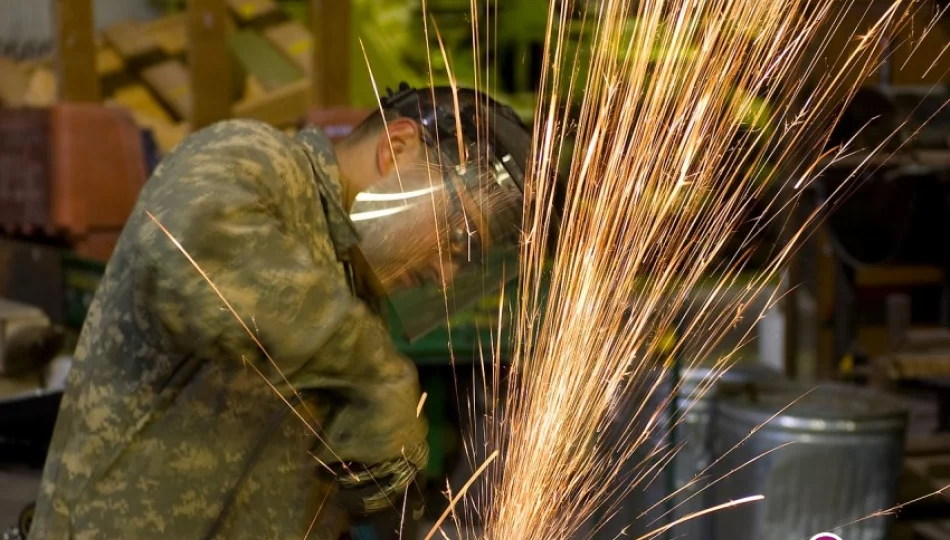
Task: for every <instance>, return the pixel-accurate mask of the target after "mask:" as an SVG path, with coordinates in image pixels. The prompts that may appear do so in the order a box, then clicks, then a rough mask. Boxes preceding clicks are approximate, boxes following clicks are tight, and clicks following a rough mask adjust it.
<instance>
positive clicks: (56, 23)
mask: <svg viewBox="0 0 950 540" xmlns="http://www.w3.org/2000/svg"><path fill="white" fill-rule="evenodd" d="M53 28H54V32H55V35H54V39H53V41H54V55H55V66H56V67H55V69H56V78H57V79H58V81H59V99H60V100H62V101H72V102H93V103H95V102H99V101H100V100H101V99H102V94H101V91H100V89H99V76H98V74H97V72H96V40H95V35H94V33H95V30H94V24H93V18H92V0H53Z"/></svg>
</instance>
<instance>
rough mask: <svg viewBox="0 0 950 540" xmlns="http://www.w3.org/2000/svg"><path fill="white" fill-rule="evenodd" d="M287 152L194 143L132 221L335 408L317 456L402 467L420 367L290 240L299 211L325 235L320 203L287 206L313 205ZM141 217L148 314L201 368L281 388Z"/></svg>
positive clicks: (209, 135) (204, 138)
mask: <svg viewBox="0 0 950 540" xmlns="http://www.w3.org/2000/svg"><path fill="white" fill-rule="evenodd" d="M293 144H294V143H293V141H292V139H290V138H288V137H284V136H283V135H282V134H280V133H279V132H276V131H275V130H272V129H270V128H267V127H265V126H263V125H259V124H256V123H250V122H229V123H226V124H219V125H217V126H215V127H213V128H212V130H206V131H204V132H200V133H198V134H196V135H195V136H193V137H191V138H190V139H189V140H188V141H187V142H186V143H185V144H183V145H182V147H181V148H179V149H178V150H176V151H175V152H174V153H173V154H172V155H171V156H169V158H168V159H167V160H166V162H164V163H163V164H162V166H161V168H160V169H159V170H158V171H157V173H156V177H155V178H153V180H152V181H150V183H149V186H148V187H147V188H146V192H145V193H143V197H142V200H141V203H140V205H139V207H138V208H137V210H136V211H137V212H139V213H144V212H145V211H148V212H150V213H152V214H153V215H154V216H155V218H156V219H157V220H158V221H159V222H160V223H161V224H162V225H163V226H164V227H165V228H167V229H168V231H169V232H170V233H171V234H172V235H173V236H174V237H175V238H176V240H177V241H178V242H180V244H181V246H182V248H183V249H184V250H185V251H186V252H187V253H188V254H189V255H190V256H191V257H192V258H193V259H194V261H195V263H197V265H198V266H199V267H201V269H202V270H203V271H205V272H206V273H207V275H208V277H209V278H210V280H211V281H212V282H213V283H214V284H215V286H216V287H217V289H218V290H219V291H220V293H221V296H223V298H224V299H225V300H227V302H228V303H229V304H230V305H231V306H232V307H233V309H234V311H236V312H237V314H238V315H239V316H240V317H241V318H242V319H243V320H244V322H245V323H246V325H247V327H248V328H249V329H250V330H251V331H252V332H253V334H254V337H256V338H257V339H258V340H259V341H260V343H261V344H262V345H263V346H264V348H265V349H266V350H267V352H268V353H269V355H270V357H271V358H272V359H273V360H274V361H275V362H276V364H277V366H279V369H280V371H281V372H282V373H283V376H284V377H286V378H287V379H288V380H289V381H290V382H291V384H292V385H293V386H294V387H295V388H296V389H297V390H307V389H321V390H327V391H332V392H333V393H334V395H335V396H337V397H338V398H339V407H337V408H336V409H335V412H334V415H333V417H332V418H331V419H330V421H329V423H328V425H324V426H323V427H324V430H325V439H326V440H327V441H328V443H329V444H330V446H331V448H332V450H333V453H323V452H321V453H323V454H324V455H323V456H321V457H324V458H328V459H329V458H330V456H332V455H336V456H339V457H341V458H342V459H344V460H347V461H355V462H360V463H366V464H373V463H377V462H380V461H383V460H387V459H393V458H397V457H399V456H400V455H402V451H403V449H404V448H405V449H408V448H411V447H413V446H415V445H418V444H420V443H422V442H423V441H424V439H425V435H426V424H425V421H424V420H422V419H420V418H417V417H416V406H417V403H418V400H419V394H420V392H419V385H418V379H417V374H416V369H415V366H414V365H413V364H412V363H411V362H410V361H409V360H408V359H406V358H405V357H403V356H401V355H400V354H399V353H398V352H397V351H396V350H395V348H394V346H393V344H392V342H391V340H390V338H389V334H388V332H387V331H386V329H385V328H384V327H383V325H382V323H381V321H379V320H378V319H377V318H376V317H375V316H374V315H373V314H372V313H371V312H370V311H369V310H368V309H367V308H366V306H364V305H363V304H362V303H361V302H360V301H359V300H357V299H355V298H354V297H353V296H352V294H351V292H350V291H349V289H348V286H347V284H346V282H345V280H344V279H342V278H341V277H340V275H339V273H338V272H339V270H338V263H337V262H336V260H335V256H333V255H331V254H332V250H329V251H328V250H322V251H324V252H327V255H326V256H325V257H326V260H316V259H318V258H320V256H319V255H318V256H317V257H315V256H314V253H315V252H317V253H319V252H321V250H320V249H317V250H315V249H313V247H312V244H310V240H311V239H309V238H301V237H300V235H295V234H292V231H293V230H294V229H295V228H297V227H300V223H288V222H287V221H288V219H287V218H286V217H284V218H283V219H279V218H278V217H277V216H278V215H280V214H283V215H286V213H288V212H289V213H295V212H299V214H298V215H296V216H295V218H296V219H297V220H303V221H304V222H305V226H307V227H312V228H313V229H314V230H313V234H314V235H318V236H320V235H322V236H326V235H327V231H326V230H321V229H320V228H319V225H318V224H319V223H323V221H322V216H314V215H307V213H306V212H307V209H315V212H320V211H321V206H320V205H319V204H318V203H313V204H300V203H299V202H295V201H293V200H291V198H297V197H317V195H315V193H314V191H315V187H314V186H313V180H312V179H311V178H310V177H309V176H308V175H307V174H306V171H307V170H308V169H306V168H304V164H305V163H306V161H305V159H306V158H305V156H304V155H303V154H301V153H300V151H299V150H297V149H295V147H294V146H293ZM301 160H304V161H301ZM136 219H137V223H138V224H139V230H138V235H137V244H138V248H139V250H140V253H141V255H143V256H144V259H145V261H146V267H147V271H146V275H148V282H149V285H148V286H150V287H151V288H153V294H152V295H150V296H151V297H152V298H154V302H153V306H152V308H151V309H152V311H153V313H154V315H155V317H156V319H157V322H158V324H160V325H161V326H162V327H163V329H164V333H165V334H166V335H168V336H170V338H171V339H172V341H173V342H174V343H175V346H176V347H178V348H180V349H182V350H183V351H184V352H187V353H191V354H195V355H196V356H199V357H201V358H205V359H207V360H210V361H222V362H242V361H247V362H255V364H256V366H257V367H258V368H259V369H260V370H261V371H262V372H263V373H265V374H266V376H267V377H268V378H269V379H270V382H272V383H274V384H275V385H277V387H278V388H282V387H283V388H284V389H285V390H286V385H284V384H283V377H282V376H281V375H280V374H279V373H277V370H276V369H273V367H272V366H270V362H269V361H268V360H267V359H266V358H265V357H264V355H263V353H262V352H261V351H260V349H259V348H258V347H257V346H256V344H255V342H254V339H253V337H252V335H251V334H249V333H248V332H247V330H245V328H243V327H242V325H241V324H240V323H239V321H238V320H237V319H236V318H235V316H234V314H232V313H231V311H230V310H229V309H228V308H227V307H226V306H225V303H224V301H222V299H221V297H219V296H218V294H217V293H216V292H215V291H214V290H213V288H212V287H211V286H210V285H209V284H208V283H207V282H206V281H205V279H204V278H203V277H202V276H201V275H200V273H199V272H198V270H197V269H196V268H195V267H194V266H193V265H192V263H191V262H189V261H188V259H187V258H186V257H185V256H184V255H183V254H182V253H181V251H180V250H179V249H178V248H177V247H176V246H175V245H174V243H173V242H172V241H171V239H169V238H168V236H167V235H166V234H164V233H163V232H162V230H161V229H160V228H159V226H158V225H156V224H155V223H154V222H153V221H152V220H151V219H148V218H147V217H145V218H143V217H142V216H141V215H139V216H136ZM324 240H325V239H323V238H322V237H318V238H317V239H316V240H315V241H316V242H320V241H324ZM262 384H264V382H263V381H262ZM275 399H276V396H275Z"/></svg>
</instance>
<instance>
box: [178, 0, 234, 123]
mask: <svg viewBox="0 0 950 540" xmlns="http://www.w3.org/2000/svg"><path fill="white" fill-rule="evenodd" d="M187 10H188V22H187V25H188V65H189V71H190V79H191V100H192V101H191V118H190V121H191V125H192V128H193V129H200V128H202V127H204V126H207V125H209V124H213V123H215V122H217V121H219V120H224V119H226V118H228V117H230V116H231V96H232V92H231V91H232V80H231V71H230V70H231V55H230V53H229V50H228V24H227V23H228V6H227V2H226V1H225V0H188V3H187Z"/></svg>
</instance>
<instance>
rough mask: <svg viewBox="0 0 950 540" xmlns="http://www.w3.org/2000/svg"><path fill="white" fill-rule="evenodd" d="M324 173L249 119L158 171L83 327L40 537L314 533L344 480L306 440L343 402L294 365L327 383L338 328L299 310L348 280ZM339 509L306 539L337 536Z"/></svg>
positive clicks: (333, 295)
mask: <svg viewBox="0 0 950 540" xmlns="http://www.w3.org/2000/svg"><path fill="white" fill-rule="evenodd" d="M316 158H317V159H316V161H317V162H319V161H320V156H319V153H318V155H317V156H316ZM324 165H326V163H324ZM319 169H320V163H314V155H313V153H312V152H311V151H309V150H308V148H307V147H306V146H305V145H304V144H300V143H298V142H296V141H294V140H293V139H290V138H289V137H286V136H284V135H283V134H281V133H279V132H277V131H275V130H273V129H271V128H268V127H266V126H264V125H263V124H258V123H254V122H226V123H222V124H218V125H216V126H213V127H212V128H209V129H208V130H205V131H202V132H199V133H197V134H195V135H193V136H192V137H190V138H189V139H188V140H186V141H185V142H184V143H183V144H182V145H181V146H180V147H179V148H178V149H176V150H175V151H174V152H173V153H172V154H171V155H170V156H169V157H168V158H167V159H166V160H165V161H164V162H163V163H162V164H161V165H160V167H159V169H158V170H157V171H156V173H155V175H154V176H153V178H152V179H151V180H150V181H149V183H148V185H147V186H146V187H145V189H144V191H143V193H142V195H141V197H140V200H139V204H138V205H137V207H136V209H135V211H134V212H133V215H132V217H131V218H130V220H129V222H128V224H127V226H126V229H125V231H124V232H123V235H122V238H121V239H120V241H119V243H118V245H117V247H116V251H115V254H114V255H113V258H112V259H111V261H110V263H109V266H108V268H107V270H106V274H105V276H104V279H103V281H102V284H101V285H100V289H99V291H98V293H97V295H96V299H95V301H94V302H93V304H92V307H91V308H90V311H89V314H88V317H87V320H86V324H85V326H84V328H83V332H82V336H81V338H80V342H79V345H78V347H77V350H76V355H75V363H74V367H73V370H72V373H71V374H70V378H69V383H68V387H67V389H66V393H65V395H64V398H63V405H62V408H61V411H60V416H59V419H58V423H57V427H56V432H55V434H54V437H53V442H52V446H51V450H50V456H49V459H48V461H47V465H46V470H45V472H44V478H43V484H42V490H41V495H40V500H39V503H38V508H37V515H36V519H35V522H34V527H33V530H32V531H31V534H30V537H31V538H34V539H43V538H82V539H94V538H98V539H103V538H151V537H159V536H160V537H162V538H168V537H170V538H206V537H210V538H214V537H227V538H285V537H303V536H304V534H305V532H306V531H307V530H308V528H309V527H310V526H311V524H312V521H313V519H314V518H315V516H316V513H317V511H318V510H319V509H320V507H321V505H322V504H323V503H324V502H325V501H326V498H327V496H328V493H329V492H330V490H331V487H332V484H331V482H329V481H328V480H325V479H324V480H321V479H320V478H321V477H320V471H319V470H320V469H321V466H320V464H319V463H318V461H317V460H316V459H315V457H314V455H313V454H312V451H314V449H315V448H316V447H317V446H318V440H317V435H316V432H319V423H320V422H321V421H322V420H323V417H324V416H325V415H326V414H327V412H328V411H329V410H331V409H333V398H332V397H328V394H326V393H314V392H311V393H307V396H308V397H307V398H306V406H305V407H304V406H300V405H299V402H297V401H296V397H295V394H296V393H295V392H293V391H291V390H290V387H289V385H288V384H287V383H286V382H285V379H284V376H286V377H287V378H288V379H290V380H291V382H292V383H293V384H294V386H298V385H297V381H300V382H301V383H302V384H301V385H300V386H303V387H307V386H311V387H313V386H319V385H316V384H313V379H314V378H313V376H312V374H311V376H310V377H307V376H306V374H307V372H308V369H310V368H309V366H310V365H311V364H313V361H312V357H313V351H314V350H317V349H321V347H323V348H325V347H327V346H332V345H333V344H334V341H333V340H332V339H331V337H332V336H327V335H324V336H322V337H321V334H326V333H328V332H329V333H330V334H333V335H335V333H337V330H338V329H337V328H336V327H334V326H332V325H331V326H330V328H329V329H328V330H326V331H325V332H321V328H319V327H316V328H302V327H301V324H300V321H301V319H302V318H305V317H310V316H311V315H309V314H308V313H302V312H303V311H305V310H308V311H317V312H318V313H317V315H320V317H321V318H319V319H317V320H318V321H323V320H329V319H330V318H331V317H330V316H331V315H334V314H335V313H336V312H337V311H339V309H337V308H338V307H339V306H340V305H344V304H341V302H342V301H341V300H340V295H341V292H340V291H341V290H345V289H346V279H345V276H344V273H343V267H342V265H341V264H340V262H339V261H338V260H337V251H338V250H337V249H335V247H337V248H338V247H339V246H335V245H334V242H333V241H332V239H331V231H330V228H331V227H330V225H329V224H328V221H327V215H326V208H325V204H326V203H327V201H326V197H327V195H328V193H329V194H330V196H332V195H333V190H334V189H338V187H334V186H332V185H331V186H330V188H331V189H330V190H326V189H324V190H321V189H319V188H318V184H317V183H315V181H314V172H315V170H316V171H317V174H320V172H319ZM321 176H323V175H321ZM331 180H333V179H331ZM325 186H326V185H324V187H325ZM149 213H151V214H153V215H154V216H156V220H157V221H158V222H160V223H161V224H162V226H165V227H167V229H168V231H169V233H171V234H172V235H174V236H175V237H176V238H183V237H184V238H187V240H182V246H183V248H184V250H185V251H187V252H189V254H192V255H193V256H194V257H195V261H196V262H197V263H198V265H199V266H201V267H202V270H203V271H205V272H207V274H208V277H209V278H210V280H211V281H212V282H216V280H218V279H220V280H221V282H222V283H221V292H222V295H223V296H225V300H227V301H228V303H230V304H231V305H232V306H234V307H235V310H236V311H238V312H239V313H238V314H239V316H240V317H241V318H242V319H243V320H244V323H245V324H246V325H247V327H248V329H249V330H250V331H251V332H253V333H256V334H257V336H255V337H256V338H257V339H259V340H260V341H261V342H262V344H263V345H264V347H265V348H267V349H268V350H271V348H273V350H274V351H280V352H281V354H282V356H283V358H277V362H278V363H280V365H281V370H280V371H281V372H283V373H282V374H281V373H278V371H277V369H275V368H274V366H273V365H272V363H271V361H269V360H267V358H266V357H265V356H264V355H263V353H261V351H260V349H259V348H258V347H257V346H256V344H255V343H254V341H255V339H253V338H251V337H250V336H244V337H243V338H242V337H241V333H242V332H243V333H244V334H247V332H246V331H245V330H244V329H243V328H242V326H241V323H240V322H239V321H238V319H237V318H236V317H235V316H234V315H233V314H231V313H230V312H229V310H228V308H227V307H226V304H225V302H223V301H222V300H221V299H220V298H218V297H217V294H216V293H214V292H213V289H212V288H211V286H210V285H208V283H207V282H206V281H205V280H204V279H203V278H201V277H200V274H199V272H198V270H197V269H196V268H195V267H194V266H193V265H192V264H191V263H190V262H189V260H188V259H187V258H186V256H185V255H184V254H183V253H181V251H179V250H178V249H177V248H176V247H175V245H174V243H173V242H172V240H171V239H170V238H168V236H167V235H166V234H165V233H164V232H162V230H161V228H160V227H159V225H158V224H157V223H156V222H155V221H153V220H152V218H150V217H149ZM205 228H206V229H207V230H204V229H205ZM198 233H201V234H198ZM275 244H276V245H275ZM268 259H271V260H273V261H274V264H273V266H269V265H268ZM298 260H299V261H300V264H301V265H304V266H306V268H302V269H299V270H300V275H304V276H306V277H307V279H299V276H297V275H296V274H295V272H296V271H297V270H298V269H295V268H294V265H295V264H296V262H295V261H298ZM307 265H309V266H307ZM311 266H312V267H314V268H319V272H316V275H313V274H314V272H313V271H308V270H307V269H308V268H310V267H311ZM247 274H253V275H247ZM321 293H322V294H324V295H325V298H326V301H325V302H321V300H320V295H321ZM324 305H325V306H327V308H326V309H328V310H329V311H330V312H328V313H319V312H320V310H321V309H323V308H322V307H321V306H324ZM345 305H346V306H348V309H349V304H345ZM315 306H316V307H315ZM344 314H345V313H344ZM340 316H342V315H340ZM337 318H339V317H337ZM335 322H337V323H338V322H339V321H335ZM315 339H316V340H319V339H322V340H323V341H322V342H320V343H317V344H313V343H309V342H310V341H312V340H315ZM321 350H322V349H321ZM321 354H322V355H323V354H326V355H328V356H332V354H333V350H330V351H322V352H321ZM344 365H345V364H344ZM265 379H266V380H265ZM412 382H413V384H414V379H413V381H412ZM272 385H273V386H272ZM303 389H306V388H303ZM278 391H279V392H280V394H281V395H283V396H284V397H285V398H287V399H289V400H291V402H292V403H294V404H295V406H296V407H297V410H298V413H295V412H294V411H293V410H291V408H290V407H289V406H288V405H287V403H285V402H284V401H283V400H282V399H280V397H278V394H277V392H278ZM415 392H416V393H417V390H415ZM412 393H413V391H412V389H410V391H409V394H412ZM407 399H411V398H407ZM298 414H299V416H298ZM301 418H303V420H306V421H307V422H306V424H305V423H304V421H302V419H301ZM307 424H309V426H308V425H307ZM335 517H340V516H334V515H330V514H325V515H324V516H323V518H322V519H321V521H322V522H323V523H322V524H321V525H319V526H318V527H316V528H315V531H314V534H313V535H312V536H311V538H323V537H326V538H336V536H337V534H338V532H339V530H340V527H342V526H343V524H341V523H337V524H335V525H334V524H333V523H332V522H333V521H334V520H335ZM341 521H342V520H341ZM333 529H336V530H333Z"/></svg>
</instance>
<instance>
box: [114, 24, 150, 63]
mask: <svg viewBox="0 0 950 540" xmlns="http://www.w3.org/2000/svg"><path fill="white" fill-rule="evenodd" d="M102 35H103V37H104V38H105V40H106V42H107V43H108V44H109V45H111V46H112V47H113V48H114V49H115V50H116V52H117V53H119V56H121V57H122V59H123V60H125V61H126V62H134V61H135V60H136V59H142V58H148V57H152V56H154V55H155V54H156V53H159V52H160V49H159V46H158V43H156V42H155V40H154V39H152V36H151V35H150V34H149V33H148V31H147V30H146V29H145V28H144V26H143V25H142V24H139V23H138V22H135V21H125V22H121V23H118V24H114V25H112V26H109V27H108V28H106V29H105V30H104V31H103V34H102Z"/></svg>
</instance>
